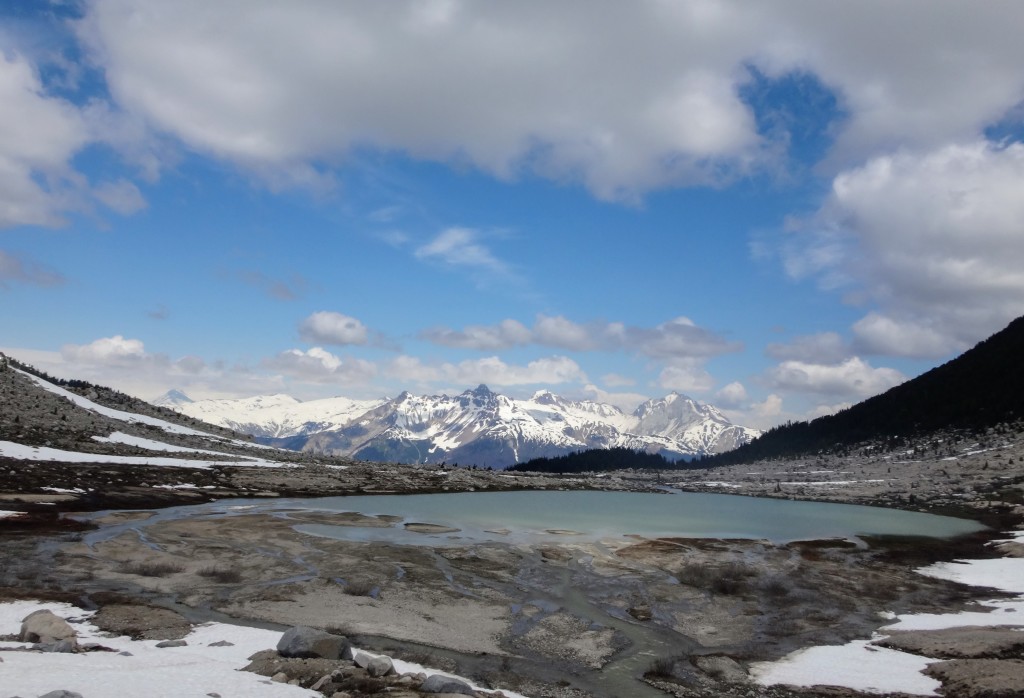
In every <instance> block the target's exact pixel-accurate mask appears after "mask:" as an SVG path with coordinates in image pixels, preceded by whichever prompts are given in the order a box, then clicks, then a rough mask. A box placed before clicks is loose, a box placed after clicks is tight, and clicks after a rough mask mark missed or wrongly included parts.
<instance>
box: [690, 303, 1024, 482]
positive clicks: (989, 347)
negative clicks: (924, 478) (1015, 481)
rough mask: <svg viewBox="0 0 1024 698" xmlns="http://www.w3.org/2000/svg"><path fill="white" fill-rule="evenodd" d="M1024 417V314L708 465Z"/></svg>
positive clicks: (708, 460) (979, 426)
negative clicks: (889, 384)
mask: <svg viewBox="0 0 1024 698" xmlns="http://www.w3.org/2000/svg"><path fill="white" fill-rule="evenodd" d="M1021 418H1024V318H1017V319H1016V320H1014V321H1013V322H1011V323H1010V324H1009V325H1008V326H1007V327H1006V329H1004V330H1002V331H1001V332H999V333H997V334H995V335H993V336H991V337H989V338H988V339H986V340H985V341H983V342H981V343H979V344H978V345H977V346H975V347H974V348H973V349H970V350H968V351H967V352H965V353H964V354H962V355H961V356H959V357H957V358H956V359H953V360H952V361H949V362H948V363H945V364H943V365H942V366H939V367H937V368H934V369H932V370H931V371H928V372H927V373H925V374H923V375H921V376H918V377H917V378H914V379H913V380H909V381H907V382H906V383H903V384H902V385H898V386H896V387H895V388H892V389H890V390H889V391H887V392H885V393H883V394H881V395H876V396H875V397H872V398H869V399H868V400H865V401H864V402H861V403H858V404H856V405H854V406H853V407H850V408H849V409H846V410H843V411H842V412H838V413H837V414H834V415H830V416H827V417H820V418H818V419H815V420H814V421H812V422H797V423H791V424H785V425H782V426H778V427H775V428H774V429H771V430H769V431H767V432H766V433H765V434H764V435H762V436H761V437H760V438H758V439H756V440H754V441H752V442H751V443H749V444H747V445H745V446H742V447H740V448H738V449H736V450H734V451H729V452H728V453H723V454H720V455H717V456H712V457H709V458H705V459H703V461H702V465H727V464H733V463H745V462H749V461H754V460H758V459H762V458H777V457H780V456H794V455H799V454H806V453H815V452H819V451H837V450H842V449H843V448H845V447H847V446H852V445H854V444H857V443H862V442H866V441H876V442H885V441H887V440H891V439H893V438H903V437H910V436H919V435H923V434H928V433H931V432H935V431H939V430H943V429H965V430H979V429H984V428H987V427H990V426H994V425H996V424H999V423H1003V422H1015V421H1017V420H1019V419H1021Z"/></svg>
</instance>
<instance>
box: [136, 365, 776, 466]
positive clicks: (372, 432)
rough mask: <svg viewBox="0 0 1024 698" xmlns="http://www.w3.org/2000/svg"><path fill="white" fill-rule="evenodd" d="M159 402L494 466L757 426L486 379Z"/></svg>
mask: <svg viewBox="0 0 1024 698" xmlns="http://www.w3.org/2000/svg"><path fill="white" fill-rule="evenodd" d="M154 404H156V405H158V406H162V407H169V408H171V409H174V410H177V411H179V412H181V413H183V414H185V415H188V416H190V417H194V418H196V419H201V420H203V421H205V422H209V423H211V424H217V425H220V426H224V427H228V428H230V429H234V430H236V431H240V432H243V433H246V434H251V435H253V436H255V437H257V439H258V440H259V441H261V442H262V443H265V444H269V445H274V446H282V447H285V448H289V449H292V450H297V451H307V452H313V453H322V454H330V455H340V456H351V457H353V458H358V459H361V460H370V461H390V462H398V463H450V464H459V465H466V466H468V465H476V466H480V467H494V468H505V467H508V466H511V465H514V464H515V463H518V462H523V461H526V460H530V459H532V458H538V457H551V456H558V455H563V454H566V453H571V452H574V451H579V450H584V449H594V448H629V449H632V450H638V451H645V452H649V453H659V454H662V455H664V456H665V457H667V458H670V459H672V460H679V459H689V458H694V457H697V456H703V455H709V454H715V453H722V452H724V451H728V450H731V449H734V448H737V447H738V446H741V445H743V444H746V443H748V442H749V441H750V440H752V439H753V438H755V437H757V436H758V435H759V434H760V432H758V431H757V430H755V429H750V428H747V427H742V426H738V425H735V424H732V423H731V422H730V421H729V420H728V419H727V418H726V417H725V416H724V415H723V414H722V413H721V412H720V411H719V410H718V409H717V408H715V407H714V406H712V405H706V404H702V403H700V402H697V401H696V400H693V399H691V398H689V397H686V396H685V395H679V394H677V393H672V394H670V395H667V396H665V397H663V398H659V399H654V400H648V401H647V402H644V403H643V404H642V405H640V406H639V407H637V409H636V410H634V411H633V412H632V413H629V414H627V413H625V412H623V411H622V410H620V409H619V408H617V407H615V406H613V405H608V404H603V403H599V402H592V401H587V400H584V401H575V400H569V399H566V398H563V397H560V396H558V395H555V394H554V393H551V392H549V391H546V390H542V391H538V392H537V393H535V394H534V395H533V396H532V397H531V398H529V399H528V400H517V399H513V398H510V397H507V396H505V395H500V394H497V393H494V392H492V391H491V390H490V389H488V388H487V386H485V385H481V386H479V387H477V388H475V389H473V390H467V391H465V392H463V393H462V394H460V395H456V396H449V395H430V396H416V395H412V394H411V393H408V392H404V393H402V394H401V395H399V396H398V397H396V398H392V399H388V398H381V399H378V400H352V399H349V398H345V397H333V398H325V399H320V400H310V401H307V402H302V401H299V400H296V399H295V398H293V397H289V396H287V395H269V396H260V397H253V398H243V399H226V400H197V401H194V400H191V399H189V398H188V396H186V395H185V394H183V393H181V392H180V391H177V390H172V391H170V392H168V393H166V394H165V395H163V396H161V397H160V398H158V399H157V400H155V401H154Z"/></svg>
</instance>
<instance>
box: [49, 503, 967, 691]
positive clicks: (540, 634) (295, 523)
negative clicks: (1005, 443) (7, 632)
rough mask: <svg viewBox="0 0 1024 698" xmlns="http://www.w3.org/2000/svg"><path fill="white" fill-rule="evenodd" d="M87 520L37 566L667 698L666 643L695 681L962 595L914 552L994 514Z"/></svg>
mask: <svg viewBox="0 0 1024 698" xmlns="http://www.w3.org/2000/svg"><path fill="white" fill-rule="evenodd" d="M78 516H80V517H82V518H83V519H85V520H88V521H90V522H91V523H92V524H94V525H96V526H97V528H95V529H94V530H92V531H89V532H88V533H85V534H84V535H83V536H82V537H81V538H80V539H79V540H77V541H74V542H70V543H64V544H62V545H60V546H54V547H53V549H52V555H51V557H50V559H49V561H48V562H47V564H48V565H50V570H51V574H60V575H62V576H64V577H65V578H68V579H75V578H80V579H83V580H87V581H85V582H83V583H81V586H84V587H88V588H90V589H91V590H92V593H111V592H113V593H120V594H126V595H130V596H132V597H134V598H139V597H142V598H146V599H149V600H150V601H152V602H154V603H158V604H161V605H165V606H170V607H173V608H176V609H178V610H179V611H181V612H182V613H184V614H185V615H187V616H189V617H190V618H192V619H197V620H202V619H226V618H231V619H234V620H236V622H237V620H239V619H241V620H242V621H243V622H248V623H257V624H265V625H270V626H272V627H282V628H283V627H286V626H290V625H311V626H316V627H321V628H327V629H330V630H332V631H335V632H340V633H343V634H346V635H348V636H349V637H351V638H353V640H354V641H355V642H356V643H358V644H361V646H364V647H367V648H369V649H376V650H379V651H383V652H387V653H389V654H391V655H392V656H398V657H402V658H406V659H410V660H412V661H421V662H422V663H424V664H428V665H430V666H434V667H436V668H442V669H447V670H451V671H456V672H458V673H460V674H463V675H465V676H469V677H470V678H473V679H474V680H476V681H477V682H479V683H480V684H481V685H490V686H493V687H495V688H506V689H511V690H514V691H519V692H521V693H523V694H525V695H530V696H552V697H554V696H609V697H610V696H627V695H628V696H641V697H642V696H664V695H666V694H665V693H664V692H662V691H661V690H658V689H657V688H656V687H655V685H656V683H657V682H652V683H645V682H643V681H642V680H641V678H642V677H643V676H644V674H645V673H646V674H647V675H648V677H650V676H651V667H652V665H654V664H655V663H657V662H658V661H659V660H663V659H665V658H680V657H682V658H687V657H688V658H689V659H690V661H689V663H685V667H686V668H682V669H679V670H677V671H676V675H675V676H673V677H672V680H673V681H676V682H678V683H679V684H680V685H696V686H699V685H702V684H701V682H705V681H709V680H715V681H717V678H715V679H712V678H709V677H708V676H707V675H705V674H704V673H702V671H701V669H700V667H702V666H704V664H707V662H712V660H715V661H721V659H720V658H722V657H728V658H729V661H730V662H735V663H736V664H737V666H740V667H742V666H744V665H745V664H746V663H749V662H753V661H759V660H764V659H772V658H776V657H780V656H782V655H784V654H786V653H787V652H789V651H792V650H793V649H796V648H798V647H802V646H807V645H810V644H823V643H837V642H845V641H847V640H849V639H853V638H855V637H863V636H866V635H869V634H870V633H871V631H872V630H874V629H875V628H877V627H878V626H879V625H881V624H882V623H883V622H884V621H883V620H882V617H881V616H880V613H882V612H897V613H905V612H915V611H932V610H936V609H940V608H941V609H945V610H948V609H950V608H955V607H957V605H958V604H961V605H962V604H965V603H966V602H967V601H968V600H969V596H968V594H967V593H966V592H965V591H964V590H962V589H960V588H958V587H956V585H951V584H949V583H947V582H942V581H940V580H934V579H930V578H927V577H923V576H921V575H918V574H916V573H915V572H914V566H915V565H920V564H924V563H927V562H928V557H927V556H928V555H929V554H930V552H929V551H932V550H938V549H940V548H942V547H943V546H945V547H948V546H949V544H950V540H957V539H962V538H965V537H966V538H969V537H970V536H972V535H976V534H979V533H980V532H982V531H984V530H985V527H984V526H983V525H981V524H980V523H977V522H975V521H971V520H967V519H959V518H952V517H946V516H937V515H932V514H926V513H917V512H909V511H901V510H896V509H882V508H874V507H865V506H856V505H845V504H830V503H820V502H806V501H791V500H782V499H759V498H751V497H742V496H730V495H720V494H696V493H686V492H675V491H666V492H664V493H634V492H594V491H519V492H472V493H439V494H410V495H372V496H362V495H360V496H345V497H325V498H310V499H298V498H288V499H286V498H276V499H250V500H244V499H231V500H221V501H218V502H213V503H207V504H201V505H193V506H180V507H172V508H167V509H159V510H149V511H106V512H97V513H93V514H81V515H78ZM161 565H162V566H163V567H162V569H163V570H164V573H163V574H154V575H149V574H146V573H145V572H144V571H145V570H146V569H150V570H153V569H161V567H160V566H161ZM76 575H77V577H76ZM716 658H718V659H716ZM702 662H704V664H702ZM716 666H717V665H716ZM716 671H718V670H717V669H716ZM721 695H730V694H728V693H722V694H721Z"/></svg>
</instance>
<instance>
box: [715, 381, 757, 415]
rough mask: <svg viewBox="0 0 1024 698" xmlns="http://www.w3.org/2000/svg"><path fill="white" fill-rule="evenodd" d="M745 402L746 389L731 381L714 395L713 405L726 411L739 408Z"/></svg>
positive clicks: (746, 398) (746, 397) (740, 384)
mask: <svg viewBox="0 0 1024 698" xmlns="http://www.w3.org/2000/svg"><path fill="white" fill-rule="evenodd" d="M747 400H749V397H748V396H747V389H746V388H745V387H744V386H743V384H742V383H740V382H739V381H733V382H732V383H729V384H728V385H726V386H724V387H722V388H721V389H719V390H718V391H717V392H716V393H715V405H716V406H718V407H722V408H726V409H734V408H737V407H740V406H742V405H743V404H744V403H746V402H747Z"/></svg>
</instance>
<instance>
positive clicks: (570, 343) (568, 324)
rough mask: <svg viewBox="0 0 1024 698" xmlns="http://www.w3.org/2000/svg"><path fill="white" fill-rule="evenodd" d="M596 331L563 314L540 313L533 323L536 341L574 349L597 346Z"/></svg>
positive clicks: (589, 348) (579, 349)
mask: <svg viewBox="0 0 1024 698" xmlns="http://www.w3.org/2000/svg"><path fill="white" fill-rule="evenodd" d="M593 334H594V333H593V332H592V331H591V330H590V329H588V328H587V327H584V326H583V325H579V324H577V323H575V322H573V321H572V320H567V319H566V318H564V317H562V316H561V315H558V316H555V317H549V316H547V315H538V316H537V321H536V322H535V323H534V325H533V336H534V341H536V342H537V343H538V344H544V345H546V346H552V347H561V348H562V349H571V350H573V351H589V350H591V349H595V348H597V344H598V342H597V339H596V338H594V337H593V336H592V335H593Z"/></svg>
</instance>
